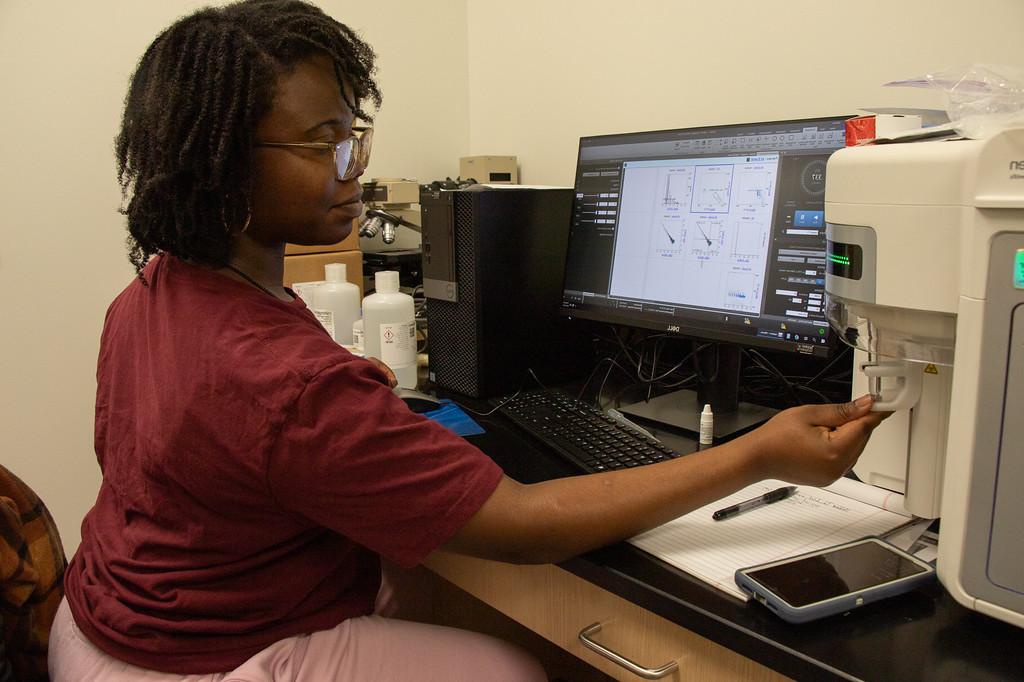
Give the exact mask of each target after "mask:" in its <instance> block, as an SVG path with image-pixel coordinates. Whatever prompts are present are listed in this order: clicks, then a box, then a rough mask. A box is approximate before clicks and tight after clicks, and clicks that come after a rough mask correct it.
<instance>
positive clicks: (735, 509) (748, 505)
mask: <svg viewBox="0 0 1024 682" xmlns="http://www.w3.org/2000/svg"><path fill="white" fill-rule="evenodd" d="M795 492H796V486H795V485H787V486H785V487H782V488H776V489H775V490H772V491H771V492H767V493H765V494H764V495H761V496H759V497H755V498H754V499H752V500H747V501H746V502H740V503H739V504H734V505H731V506H729V507H726V508H725V509H719V510H718V511H716V512H715V513H714V514H712V515H711V518H713V519H714V520H715V521H722V520H724V519H731V518H732V517H734V516H736V515H737V514H742V513H743V512H747V511H750V510H751V509H757V508H758V507H763V506H765V505H766V504H771V503H772V502H780V501H782V500H784V499H786V498H787V497H790V496H791V495H792V494H793V493H795Z"/></svg>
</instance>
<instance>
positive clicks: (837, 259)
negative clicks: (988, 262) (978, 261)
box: [828, 253, 1020, 265]
mask: <svg viewBox="0 0 1024 682" xmlns="http://www.w3.org/2000/svg"><path fill="white" fill-rule="evenodd" d="M1019 255H1020V254H1018V257H1019ZM828 259H829V260H830V261H832V262H833V263H837V264H839V265H849V264H850V257H849V256H837V255H836V254H834V253H830V254H828Z"/></svg>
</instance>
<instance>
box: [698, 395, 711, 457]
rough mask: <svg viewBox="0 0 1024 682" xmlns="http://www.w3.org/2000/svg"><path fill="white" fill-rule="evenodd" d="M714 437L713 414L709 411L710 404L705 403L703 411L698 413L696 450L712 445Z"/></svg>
mask: <svg viewBox="0 0 1024 682" xmlns="http://www.w3.org/2000/svg"><path fill="white" fill-rule="evenodd" d="M714 438H715V415H714V413H713V412H712V411H711V405H705V406H704V411H703V412H701V413H700V432H699V439H698V441H697V449H698V450H706V449H708V448H710V447H711V446H712V444H713V443H714Z"/></svg>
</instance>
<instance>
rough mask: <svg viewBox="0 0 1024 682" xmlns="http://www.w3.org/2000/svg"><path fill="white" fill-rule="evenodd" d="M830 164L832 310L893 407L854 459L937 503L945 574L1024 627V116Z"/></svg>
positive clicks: (915, 496)
mask: <svg viewBox="0 0 1024 682" xmlns="http://www.w3.org/2000/svg"><path fill="white" fill-rule="evenodd" d="M826 178H827V180H826V187H825V221H826V236H827V240H828V242H827V243H828V247H827V269H826V279H825V289H826V296H827V310H828V316H829V321H830V323H831V324H832V326H833V328H834V329H835V330H836V332H837V333H838V334H839V335H840V337H841V338H842V339H843V340H844V341H845V342H847V343H848V344H849V345H851V346H853V348H854V349H855V353H854V377H855V378H854V382H853V392H854V394H855V395H860V394H863V393H868V392H869V393H871V394H873V395H874V396H875V397H876V404H875V408H874V409H876V410H882V411H893V412H894V414H893V415H892V416H891V417H890V418H889V419H887V420H886V421H885V422H883V423H882V424H881V425H880V426H879V427H878V429H876V431H875V434H874V435H873V436H872V438H871V440H870V442H869V443H868V446H867V448H866V450H865V452H864V454H863V455H862V456H861V458H860V460H859V461H858V463H857V465H856V466H855V467H854V473H855V474H856V475H857V476H858V477H859V478H860V479H861V480H863V481H865V482H867V483H870V484H873V485H877V486H880V487H883V488H888V489H891V490H896V491H898V492H903V493H905V505H906V507H907V510H908V511H909V512H911V513H913V514H915V515H917V516H920V517H924V518H937V517H941V521H940V529H939V548H938V565H937V568H938V575H939V580H940V581H941V582H942V584H943V585H944V586H945V588H946V589H947V590H948V591H949V592H950V594H951V595H952V596H953V597H954V598H955V599H956V600H957V601H958V602H960V603H961V604H963V605H964V606H966V607H968V608H971V609H974V610H977V611H979V612H982V613H985V614H988V615H989V616H992V617H995V618H998V619H1000V620H1003V621H1006V622H1008V623H1012V624H1014V625H1017V626H1020V627H1024V495H1022V494H1021V493H1022V491H1024V129H1018V130H1007V131H1003V132H1001V133H998V134H996V135H994V136H992V137H990V138H988V139H984V140H964V139H949V140H932V141H919V142H904V143H894V144H876V145H867V146H857V147H848V148H846V149H842V150H840V151H838V152H836V153H835V154H833V155H832V156H831V157H830V159H829V161H828V167H827V170H826Z"/></svg>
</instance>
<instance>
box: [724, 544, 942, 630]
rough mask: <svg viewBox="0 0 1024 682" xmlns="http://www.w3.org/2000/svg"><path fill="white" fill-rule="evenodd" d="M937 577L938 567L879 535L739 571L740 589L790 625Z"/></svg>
mask: <svg viewBox="0 0 1024 682" xmlns="http://www.w3.org/2000/svg"><path fill="white" fill-rule="evenodd" d="M934 578H935V567H934V566H932V565H931V564H930V563H928V562H926V561H922V560H921V559H918V558H917V557H915V556H913V555H912V554H907V553H906V552H904V551H903V550H901V549H899V548H897V547H894V546H892V545H890V544H889V543H887V542H885V541H884V540H881V539H880V538H877V537H867V538H862V539H860V540H854V541H853V542H847V543H843V544H841V545H836V546H834V547H827V548H825V549H820V550H817V551H814V552H808V553H807V554H800V555H798V556H794V557H790V558H788V559H780V560H778V561H772V562H769V563H765V564H759V565H757V566H751V567H749V568H741V569H739V570H737V571H736V584H737V585H739V587H740V589H741V590H743V591H744V592H746V593H747V594H749V595H751V596H752V597H753V598H754V599H756V600H757V601H759V602H761V603H762V604H764V605H765V606H767V607H768V608H769V609H771V610H772V611H773V612H774V613H776V614H777V615H778V616H779V617H780V618H782V619H783V620H786V621H788V622H790V623H806V622H807V621H811V620H817V619H818V618H824V617H825V616H830V615H832V614H836V613H845V612H847V611H850V610H851V609H855V608H857V607H858V606H863V605H864V604H869V603H871V602H874V601H878V600H879V599H884V598H885V597H891V596H893V595H896V594H902V593H903V592H907V591H909V590H912V589H914V588H916V587H918V586H920V585H921V584H923V583H925V582H927V581H930V580H933V579H934Z"/></svg>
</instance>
